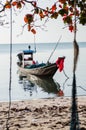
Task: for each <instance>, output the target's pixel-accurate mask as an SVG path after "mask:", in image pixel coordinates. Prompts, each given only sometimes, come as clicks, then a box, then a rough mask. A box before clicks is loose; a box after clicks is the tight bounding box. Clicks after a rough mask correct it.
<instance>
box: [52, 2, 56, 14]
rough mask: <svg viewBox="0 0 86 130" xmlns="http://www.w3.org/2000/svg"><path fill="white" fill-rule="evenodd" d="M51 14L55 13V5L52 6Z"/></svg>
mask: <svg viewBox="0 0 86 130" xmlns="http://www.w3.org/2000/svg"><path fill="white" fill-rule="evenodd" d="M51 10H52V12H55V11H56V4H54V5H53V6H52V8H51Z"/></svg>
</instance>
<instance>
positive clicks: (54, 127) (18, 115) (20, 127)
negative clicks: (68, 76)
mask: <svg viewBox="0 0 86 130" xmlns="http://www.w3.org/2000/svg"><path fill="white" fill-rule="evenodd" d="M77 101H78V102H77V104H78V114H79V121H80V128H81V130H86V97H85V96H81V97H78V99H77ZM8 106H9V105H8V103H7V102H0V130H7V129H6V121H7V117H8ZM70 120H71V98H69V97H58V98H51V99H38V100H28V101H13V102H12V104H11V111H10V119H9V122H8V123H9V130H69V129H70Z"/></svg>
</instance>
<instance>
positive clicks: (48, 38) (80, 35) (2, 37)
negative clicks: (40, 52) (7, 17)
mask: <svg viewBox="0 0 86 130" xmlns="http://www.w3.org/2000/svg"><path fill="white" fill-rule="evenodd" d="M47 1H48V4H49V3H50V2H51V4H52V0H47ZM49 1H50V2H49ZM41 3H42V6H43V4H44V5H45V2H44V0H42V1H41ZM46 5H47V3H46ZM46 5H45V6H46ZM40 6H41V4H40ZM23 16H24V14H23V13H21V14H20V15H19V16H18V17H16V16H15V15H13V20H15V23H13V28H12V32H13V33H12V39H13V43H34V35H33V34H32V33H31V32H28V31H27V28H25V29H24V31H23V34H22V35H19V34H20V33H21V31H22V27H21V26H22V25H24V20H23ZM64 27H65V26H64V24H63V23H62V21H61V18H59V19H57V20H49V22H47V24H46V27H45V30H44V31H43V30H42V29H41V28H39V29H37V33H36V35H35V41H36V43H48V42H51V43H52V42H57V41H58V39H59V37H60V36H62V38H61V41H60V42H72V41H73V33H71V32H70V31H69V30H68V28H65V29H63V28H64ZM18 35H19V36H18ZM9 41H10V28H7V27H0V44H1V43H9ZM77 41H78V42H86V26H82V25H79V24H78V30H77Z"/></svg>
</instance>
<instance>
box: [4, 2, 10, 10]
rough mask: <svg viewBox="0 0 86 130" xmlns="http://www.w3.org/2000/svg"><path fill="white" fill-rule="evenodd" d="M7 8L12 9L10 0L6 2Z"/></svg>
mask: <svg viewBox="0 0 86 130" xmlns="http://www.w3.org/2000/svg"><path fill="white" fill-rule="evenodd" d="M5 8H7V9H10V8H11V4H10V2H9V1H6V3H5Z"/></svg>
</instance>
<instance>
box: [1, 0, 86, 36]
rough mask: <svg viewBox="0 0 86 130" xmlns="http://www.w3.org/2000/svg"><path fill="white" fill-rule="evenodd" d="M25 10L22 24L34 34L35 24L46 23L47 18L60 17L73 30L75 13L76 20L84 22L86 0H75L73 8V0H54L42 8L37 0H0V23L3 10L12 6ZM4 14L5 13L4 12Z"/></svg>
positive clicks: (17, 9) (85, 18)
mask: <svg viewBox="0 0 86 130" xmlns="http://www.w3.org/2000/svg"><path fill="white" fill-rule="evenodd" d="M26 6H27V7H28V8H27V12H25V14H24V18H23V20H24V26H23V27H25V26H27V29H28V31H31V32H32V33H33V34H36V28H38V27H40V26H39V25H36V23H37V21H38V20H40V22H41V21H43V20H44V23H46V22H47V21H48V20H49V19H58V17H59V16H61V17H62V21H63V23H64V24H65V26H66V27H68V29H69V30H70V31H71V32H73V31H74V15H75V14H76V22H77V23H79V24H82V25H85V24H86V0H76V9H74V0H56V1H55V2H54V3H53V4H52V6H51V7H48V5H47V6H46V7H45V8H43V7H40V6H39V0H32V1H31V0H4V1H3V0H2V1H1V2H0V25H4V22H5V21H3V20H2V17H3V12H6V11H7V10H9V9H11V8H13V10H14V11H15V12H19V10H21V11H20V12H22V11H24V8H25V7H26ZM4 16H5V14H4Z"/></svg>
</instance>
